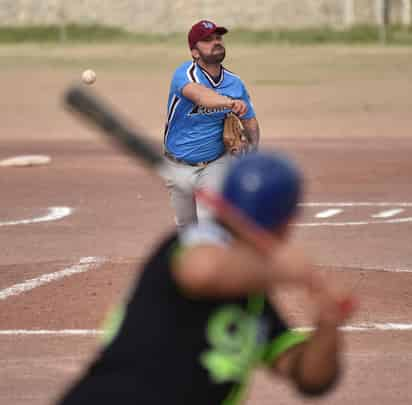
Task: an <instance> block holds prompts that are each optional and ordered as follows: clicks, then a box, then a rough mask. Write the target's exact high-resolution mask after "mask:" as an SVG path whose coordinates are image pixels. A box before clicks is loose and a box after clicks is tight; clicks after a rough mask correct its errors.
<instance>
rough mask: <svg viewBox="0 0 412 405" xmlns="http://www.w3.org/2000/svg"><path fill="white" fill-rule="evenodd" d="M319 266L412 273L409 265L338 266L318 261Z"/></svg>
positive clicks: (345, 269) (334, 268)
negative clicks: (397, 266)
mask: <svg viewBox="0 0 412 405" xmlns="http://www.w3.org/2000/svg"><path fill="white" fill-rule="evenodd" d="M316 265H317V266H319V267H328V268H330V269H331V270H333V271H359V270H360V271H376V272H386V273H412V269H410V268H407V267H403V268H402V267H399V268H396V267H392V268H391V267H373V266H366V265H363V264H350V265H340V266H336V265H334V264H323V263H317V264H316ZM336 267H341V269H340V270H337V269H336Z"/></svg>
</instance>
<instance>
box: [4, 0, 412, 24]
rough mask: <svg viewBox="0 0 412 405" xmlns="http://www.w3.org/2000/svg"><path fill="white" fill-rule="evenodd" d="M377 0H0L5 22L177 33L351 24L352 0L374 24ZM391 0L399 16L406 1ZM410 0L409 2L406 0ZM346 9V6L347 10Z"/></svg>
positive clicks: (357, 12)
mask: <svg viewBox="0 0 412 405" xmlns="http://www.w3.org/2000/svg"><path fill="white" fill-rule="evenodd" d="M377 1H378V0H254V1H253V2H252V1H250V0H236V1H222V0H0V24H1V25H25V24H50V23H58V22H59V21H61V20H62V19H64V20H65V21H69V22H76V23H101V24H107V25H114V26H123V27H124V28H127V29H130V30H133V31H152V32H174V31H187V28H188V27H189V26H190V25H191V24H192V23H193V22H194V21H197V20H199V19H202V18H208V19H212V20H214V21H216V22H217V23H219V24H225V25H227V26H228V27H230V28H234V27H249V28H253V29H271V28H278V27H291V28H293V27H304V26H322V25H330V26H335V27H339V26H342V25H344V24H345V21H346V22H347V14H346V17H345V5H346V7H347V5H348V3H351V2H353V6H352V8H353V15H354V17H355V19H354V21H353V22H355V23H364V22H369V23H374V22H376V4H377ZM404 1H405V0H391V2H392V3H391V4H392V8H393V12H392V15H393V16H394V17H395V18H396V21H400V19H401V17H400V16H401V14H402V13H401V11H400V10H401V9H402V2H404ZM408 1H409V0H408ZM346 10H347V8H346Z"/></svg>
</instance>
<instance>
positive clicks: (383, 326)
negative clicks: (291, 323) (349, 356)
mask: <svg viewBox="0 0 412 405" xmlns="http://www.w3.org/2000/svg"><path fill="white" fill-rule="evenodd" d="M295 330H298V331H311V330H313V328H311V327H302V328H295ZM340 330H342V331H343V332H375V331H400V332H405V331H412V324H411V323H359V324H355V325H346V326H343V327H341V328H340ZM102 334H103V331H102V330H99V329H62V330H37V329H32V330H25V329H16V330H0V336H13V335H35V336H36V335H37V336H44V335H46V336H98V335H102Z"/></svg>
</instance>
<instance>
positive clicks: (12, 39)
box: [0, 24, 412, 45]
mask: <svg viewBox="0 0 412 405" xmlns="http://www.w3.org/2000/svg"><path fill="white" fill-rule="evenodd" d="M63 38H64V39H65V40H66V41H67V42H79V43H110V42H132V43H144V44H146V43H179V42H180V43H182V42H184V41H185V40H186V39H185V34H183V33H172V34H167V35H166V34H148V33H145V34H143V33H132V32H129V31H126V30H123V29H121V28H116V27H108V26H102V25H75V24H70V25H67V26H66V27H65V29H64V31H62V29H61V28H59V27H58V26H28V27H0V44H6V43H8V44H10V43H53V42H59V41H61V40H62V39H63ZM229 39H230V42H232V43H250V44H267V43H288V44H297V45H306V44H308V45H310V44H336V43H337V44H339V43H341V44H374V43H379V42H381V40H382V38H381V33H380V31H379V28H378V27H376V26H369V25H359V26H354V27H352V28H351V29H347V30H338V29H333V28H330V27H322V28H303V29H295V30H292V29H279V30H276V31H249V30H243V29H236V30H233V31H231V33H230V37H228V40H229ZM386 43H387V44H389V45H390V44H394V45H412V27H409V28H405V27H401V26H397V25H393V26H390V27H388V28H387V33H386Z"/></svg>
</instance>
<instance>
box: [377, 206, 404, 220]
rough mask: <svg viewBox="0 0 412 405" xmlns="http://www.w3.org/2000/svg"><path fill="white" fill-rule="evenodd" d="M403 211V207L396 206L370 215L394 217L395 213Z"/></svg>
mask: <svg viewBox="0 0 412 405" xmlns="http://www.w3.org/2000/svg"><path fill="white" fill-rule="evenodd" d="M403 211H405V210H404V209H403V208H398V209H396V210H387V211H382V212H379V213H378V214H375V215H372V218H390V217H394V216H395V215H398V214H400V213H401V212H403Z"/></svg>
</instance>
